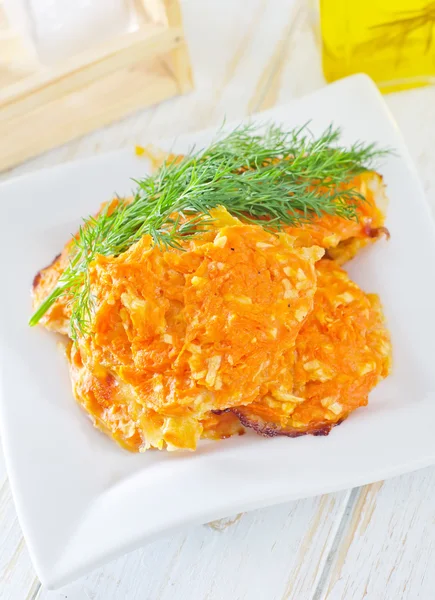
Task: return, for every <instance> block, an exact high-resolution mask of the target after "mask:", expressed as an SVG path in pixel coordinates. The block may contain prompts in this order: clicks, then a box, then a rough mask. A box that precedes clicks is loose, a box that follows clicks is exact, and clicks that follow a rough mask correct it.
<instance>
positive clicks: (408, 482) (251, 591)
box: [0, 0, 435, 600]
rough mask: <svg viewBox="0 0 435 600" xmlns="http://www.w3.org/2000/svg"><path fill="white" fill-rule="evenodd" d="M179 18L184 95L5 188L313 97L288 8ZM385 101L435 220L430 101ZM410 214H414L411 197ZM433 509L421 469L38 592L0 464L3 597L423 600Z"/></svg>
mask: <svg viewBox="0 0 435 600" xmlns="http://www.w3.org/2000/svg"><path fill="white" fill-rule="evenodd" d="M183 6H184V16H185V25H186V30H187V36H188V40H189V44H190V50H191V54H192V59H193V64H194V73H195V79H196V91H195V92H194V93H192V94H190V95H189V96H185V97H182V98H177V99H175V100H172V101H169V102H165V103H163V104H162V105H160V106H158V107H155V108H152V109H149V110H145V111H143V112H141V113H139V114H137V115H135V116H133V117H131V118H129V119H126V120H125V121H123V122H121V123H118V124H116V125H113V126H111V127H108V128H106V129H104V130H102V131H98V132H96V133H94V134H93V135H90V136H88V137H86V138H84V139H82V140H79V141H77V142H73V143H70V144H69V145H67V146H65V147H63V148H60V149H58V150H55V151H53V152H51V153H49V154H46V155H44V156H41V157H39V158H38V159H36V160H33V161H32V162H30V163H27V164H26V165H23V166H21V167H19V168H18V169H15V171H14V172H13V173H12V175H16V174H19V173H22V172H25V171H29V170H34V169H37V168H39V167H41V166H47V165H54V164H57V163H60V162H63V161H67V160H70V159H73V158H76V157H79V156H80V157H84V156H90V155H94V154H95V153H97V152H105V151H108V150H113V149H116V148H120V147H123V146H131V145H133V144H135V143H140V142H142V143H144V142H146V141H147V140H148V139H152V138H156V137H157V138H158V137H160V136H163V137H165V136H172V135H174V134H177V133H179V132H184V131H187V130H195V129H201V128H203V127H206V126H208V125H212V124H216V123H220V122H221V121H222V119H223V117H224V116H226V117H227V118H228V119H237V118H238V117H241V116H243V115H245V114H247V113H251V112H254V111H257V110H261V109H264V108H268V107H270V106H272V105H274V104H275V103H278V104H280V103H284V102H287V101H289V100H291V99H292V98H295V97H298V96H300V95H302V94H304V93H306V92H310V91H312V90H314V89H316V88H318V87H321V86H322V85H324V81H323V78H322V74H321V70H320V61H319V55H318V51H317V48H316V45H315V42H314V40H313V37H312V34H311V31H310V29H309V26H308V23H307V19H306V16H305V13H304V11H303V10H301V9H299V8H298V5H297V4H294V3H293V2H292V1H291V0H273V2H270V1H267V0H207V1H206V0H185V1H184V3H183ZM132 93H134V90H132ZM386 100H387V103H388V104H389V106H390V108H391V110H392V112H393V114H394V115H395V117H396V119H397V121H398V123H399V126H400V127H401V129H402V131H403V133H404V135H405V138H406V140H407V142H408V144H409V147H410V149H411V153H412V154H413V156H414V160H415V162H416V164H417V166H418V169H419V171H420V175H421V177H422V179H423V182H424V186H425V190H426V193H427V196H428V199H429V202H430V203H431V206H432V208H435V144H434V142H435V88H426V89H421V90H416V91H412V92H406V93H401V94H395V95H390V96H387V98H386ZM29 134H30V135H31V132H29ZM8 176H9V174H8V175H6V177H8ZM35 201H36V200H35ZM409 204H410V210H412V198H409ZM415 234H416V235H417V234H418V232H415ZM410 426H412V427H418V423H413V424H411V425H410ZM404 443H406V440H404ZM434 498H435V468H428V469H425V470H422V471H419V472H416V473H413V474H410V475H405V476H402V477H398V478H396V479H391V480H389V481H386V482H380V483H376V484H373V485H369V486H365V487H362V488H357V489H354V490H348V491H344V492H339V493H336V494H330V495H327V496H323V497H319V498H310V499H307V500H300V501H298V502H292V503H288V504H285V505H281V506H278V507H273V508H267V509H263V510H258V511H256V512H252V513H249V514H245V515H241V516H240V515H239V516H235V517H234V518H233V519H227V520H225V521H220V522H218V523H214V524H212V525H205V526H202V527H196V528H193V529H190V530H187V531H185V532H184V533H179V534H177V535H173V536H172V537H169V538H166V539H162V540H160V541H157V542H154V543H153V544H150V545H148V546H145V547H144V548H142V549H140V550H137V551H136V552H134V553H132V554H129V555H127V556H124V557H122V558H119V559H118V560H116V561H113V562H112V563H110V564H108V565H107V566H105V567H104V568H101V569H99V570H97V571H95V572H93V573H91V574H90V575H88V576H87V577H84V578H82V579H80V580H79V581H77V582H75V583H73V584H71V585H69V586H67V587H65V588H63V589H62V590H60V591H57V592H48V591H47V590H44V589H43V588H42V587H41V585H40V583H39V581H38V579H37V577H36V575H35V573H34V570H33V568H32V565H31V563H30V559H29V556H28V553H27V549H26V545H25V542H24V540H23V538H22V535H21V530H20V527H19V525H18V522H17V518H16V514H15V509H14V506H13V503H12V499H11V494H10V489H9V485H8V481H7V477H6V473H5V469H4V465H3V462H2V459H1V456H0V598H1V600H7V599H8V600H35V599H38V600H61V599H66V598H67V599H68V600H115V599H116V600H118V599H119V600H206V599H207V600H242V599H246V600H277V599H282V600H284V599H287V600H324V599H328V600H362V599H363V598H367V599H368V600H399V599H402V598H403V599H404V598H406V599H409V600H415V599H421V600H432V599H435V502H434Z"/></svg>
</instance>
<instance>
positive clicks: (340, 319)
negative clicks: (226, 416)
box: [235, 259, 391, 436]
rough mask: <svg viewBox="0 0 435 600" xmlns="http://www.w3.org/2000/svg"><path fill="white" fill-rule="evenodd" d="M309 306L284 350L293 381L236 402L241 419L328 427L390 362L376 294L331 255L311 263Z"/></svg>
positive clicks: (264, 429)
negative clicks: (291, 345) (313, 278)
mask: <svg viewBox="0 0 435 600" xmlns="http://www.w3.org/2000/svg"><path fill="white" fill-rule="evenodd" d="M316 269H317V274H318V279H317V291H316V294H315V297H314V307H313V310H312V312H311V313H310V314H309V316H308V317H307V319H306V321H305V322H304V324H303V326H302V328H301V330H300V332H299V335H298V336H297V338H296V346H295V353H294V354H291V353H290V354H288V355H287V360H288V363H289V364H288V369H289V371H291V372H292V374H293V382H292V386H291V387H289V388H287V390H285V389H283V388H282V389H281V392H280V393H272V394H270V393H269V394H266V395H264V396H263V397H262V398H261V399H259V400H256V401H255V402H254V403H252V404H251V405H249V406H245V407H237V408H236V409H235V413H236V414H237V415H238V416H239V418H240V420H241V422H242V423H243V424H244V425H245V426H248V427H252V428H254V429H255V430H256V431H257V432H259V433H262V434H263V435H267V436H275V435H288V436H298V435H303V434H306V433H313V434H317V435H325V434H327V433H328V432H329V431H330V429H331V427H332V426H334V425H337V424H338V423H340V422H341V421H343V420H344V419H345V418H346V417H347V416H348V415H349V414H350V413H351V412H352V411H354V410H355V409H356V408H358V407H360V406H365V405H366V404H367V401H368V394H369V392H370V391H371V390H372V389H373V388H374V387H375V385H377V383H379V381H381V380H382V379H384V378H385V377H386V376H387V375H388V373H389V371H390V367H391V343H390V337H389V334H388V331H387V329H386V327H385V324H384V319H383V315H382V309H381V305H380V302H379V299H378V297H377V296H376V295H374V294H365V293H364V292H363V291H362V290H361V289H360V288H359V287H358V286H357V285H356V283H354V282H353V281H351V280H350V279H349V277H348V275H347V274H346V273H345V271H343V270H342V269H341V268H340V267H339V266H338V265H337V264H336V263H335V262H334V261H332V260H327V259H323V260H321V261H320V262H318V263H317V265H316Z"/></svg>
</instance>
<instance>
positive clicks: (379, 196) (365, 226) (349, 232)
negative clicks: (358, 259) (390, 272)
mask: <svg viewBox="0 0 435 600" xmlns="http://www.w3.org/2000/svg"><path fill="white" fill-rule="evenodd" d="M341 187H342V188H348V189H350V188H354V189H355V190H356V191H358V192H359V193H360V194H361V196H362V197H363V199H361V200H358V203H357V215H358V219H357V220H349V219H343V218H342V217H339V216H337V215H322V216H320V217H313V218H312V219H311V220H310V222H309V223H305V224H304V225H303V226H301V227H286V228H285V231H286V232H287V233H289V234H290V235H293V236H295V237H297V239H298V241H299V243H300V244H301V245H303V246H311V245H317V246H321V247H322V248H325V249H326V250H327V255H328V257H329V258H333V259H334V260H336V262H337V263H338V264H340V265H342V264H344V263H345V262H347V261H348V260H350V259H352V258H353V257H354V256H355V255H356V254H357V252H358V251H359V250H360V249H361V248H363V247H364V246H366V245H367V244H371V243H373V242H375V241H376V240H377V239H378V238H379V236H380V235H382V234H385V235H387V236H388V235H389V234H388V231H387V230H386V229H385V227H384V223H385V215H384V211H385V209H386V203H387V199H386V194H385V186H384V183H383V181H382V177H381V176H380V175H379V174H378V173H375V172H374V171H367V172H365V173H363V174H361V175H359V176H358V177H355V178H354V179H352V180H351V181H350V182H348V183H347V184H345V185H342V186H341Z"/></svg>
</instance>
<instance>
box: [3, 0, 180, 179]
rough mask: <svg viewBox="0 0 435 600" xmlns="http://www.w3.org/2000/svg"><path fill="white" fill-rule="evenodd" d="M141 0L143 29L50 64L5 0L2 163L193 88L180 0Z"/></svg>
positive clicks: (10, 164)
mask: <svg viewBox="0 0 435 600" xmlns="http://www.w3.org/2000/svg"><path fill="white" fill-rule="evenodd" d="M0 2H1V0H0ZM136 4H137V6H138V8H140V27H139V29H138V30H137V31H135V32H133V33H128V34H124V35H122V36H118V37H117V38H115V39H113V40H111V41H110V43H106V44H104V45H101V46H99V47H96V48H93V49H92V51H87V52H84V53H82V54H80V55H76V56H74V57H73V58H71V59H68V60H67V61H65V62H64V63H62V64H61V65H59V66H56V67H51V68H49V67H46V66H43V65H41V64H39V63H37V62H36V61H35V59H34V58H32V57H31V55H30V53H29V52H28V50H27V51H26V48H25V46H24V44H23V42H22V40H21V39H20V38H19V37H18V36H17V35H15V33H14V32H13V31H11V30H10V28H9V27H8V25H7V22H6V18H5V15H4V13H2V11H1V4H0V171H3V170H5V169H8V168H11V167H13V166H15V165H17V164H19V163H21V162H23V161H25V160H27V159H29V158H31V157H32V156H36V155H37V154H40V153H42V152H44V151H46V150H49V149H51V148H54V147H56V146H59V145H61V144H64V143H66V142H68V141H70V140H72V139H74V138H77V137H80V136H82V135H84V134H86V133H88V132H90V131H92V130H94V129H97V128H99V127H103V126H104V125H107V124H108V123H111V122H113V121H115V120H117V119H120V118H122V117H124V116H126V115H128V114H129V113H131V112H133V111H135V110H137V109H139V108H143V107H145V106H149V105H151V104H155V103H157V102H160V101H161V100H164V99H166V98H169V97H171V96H175V95H177V94H182V93H184V92H186V91H188V90H190V89H191V88H192V77H191V70H190V62H189V56H188V51H187V47H186V42H185V39H184V34H183V28H182V22H181V11H180V6H179V3H178V0H163V1H161V0H160V1H159V0H137V2H136Z"/></svg>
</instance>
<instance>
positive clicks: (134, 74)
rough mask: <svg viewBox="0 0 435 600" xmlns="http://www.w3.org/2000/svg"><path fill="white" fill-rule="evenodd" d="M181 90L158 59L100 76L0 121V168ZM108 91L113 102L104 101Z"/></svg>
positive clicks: (21, 160)
mask: <svg viewBox="0 0 435 600" xmlns="http://www.w3.org/2000/svg"><path fill="white" fill-rule="evenodd" d="M120 89H121V90H124V93H120ZM177 93H178V86H177V83H176V81H175V80H174V78H173V77H172V76H171V75H170V74H168V73H167V71H166V70H165V69H162V67H161V65H160V64H159V61H157V60H156V61H155V62H154V63H151V65H150V64H148V63H145V64H144V63H142V64H137V65H135V67H134V68H131V69H128V70H126V69H125V70H122V71H119V72H115V73H111V74H109V75H107V76H106V77H104V78H100V79H97V80H96V81H95V82H94V83H91V84H89V85H87V86H86V87H85V88H83V89H78V90H75V91H73V92H71V93H69V94H65V95H64V96H63V97H62V98H59V99H56V100H53V101H51V102H47V103H44V104H43V105H41V106H38V107H37V108H35V109H33V110H31V111H28V112H25V113H23V114H20V115H19V116H16V117H15V118H14V119H10V120H9V121H7V122H3V123H1V122H0V137H1V139H2V140H3V143H1V142H0V170H1V169H7V168H9V167H11V166H13V165H15V164H17V163H20V162H23V161H24V160H26V159H28V158H30V157H32V156H34V155H35V154H40V153H41V152H44V151H45V150H49V149H50V148H53V147H55V146H59V145H61V144H64V143H66V142H68V141H70V140H71V139H73V138H75V137H79V136H82V135H84V134H86V133H88V132H89V131H92V130H94V129H96V128H99V127H103V126H104V125H107V124H109V123H112V122H113V121H115V120H118V119H120V118H122V117H124V116H125V115H126V114H128V113H130V112H132V111H134V110H137V109H138V108H140V107H142V106H147V105H151V104H155V103H157V102H159V101H161V100H163V99H166V98H168V97H170V96H173V95H175V94H177ZM108 97H109V98H111V101H110V102H106V101H105V99H106V98H108ZM29 132H31V135H29Z"/></svg>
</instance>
